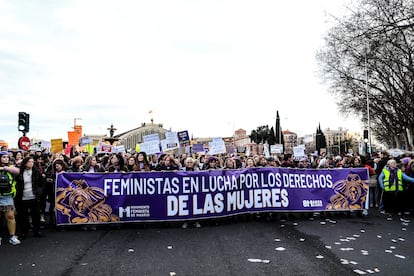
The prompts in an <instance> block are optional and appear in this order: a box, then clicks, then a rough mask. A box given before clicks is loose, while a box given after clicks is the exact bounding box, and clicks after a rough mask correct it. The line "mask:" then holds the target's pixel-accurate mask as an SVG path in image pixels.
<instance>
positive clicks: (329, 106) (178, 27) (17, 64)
mask: <svg viewBox="0 0 414 276" xmlns="http://www.w3.org/2000/svg"><path fill="white" fill-rule="evenodd" d="M341 7H342V1H340V0H336V1H333V0H312V1H306V0H301V1H299V0H297V1H274V0H270V1H256V0H244V1H243V0H217V1H214V0H206V1H192V0H187V1H184V0H183V1H178V0H165V1H156V0H152V1H136V0H131V1H124V0H122V1H102V0H97V1H90V0H87V1H84V0H79V1H76V0H67V1H54V0H49V1H45V0H42V1H40V0H39V1H35V0H33V1H15V0H0V92H1V103H2V109H1V113H0V122H1V125H0V139H2V140H6V141H8V142H9V144H10V146H12V147H16V146H17V139H18V137H19V136H20V135H21V133H19V132H18V131H17V114H18V112H19V111H25V112H28V113H30V116H31V124H30V132H29V133H28V136H29V137H30V138H40V139H43V140H49V139H54V138H63V139H64V140H66V139H67V131H68V130H72V127H73V124H74V119H75V118H81V120H78V121H77V122H78V123H79V124H81V125H83V128H84V134H107V133H108V131H107V128H108V127H109V126H110V125H111V124H114V126H115V127H116V128H117V131H116V132H115V134H117V133H118V134H119V133H121V132H125V131H128V130H130V129H133V128H136V127H138V126H140V125H141V123H142V122H149V121H150V119H151V118H153V119H154V122H155V123H162V124H163V125H164V127H165V128H166V129H171V130H172V131H181V130H188V131H189V133H190V135H191V134H192V135H193V136H194V137H220V136H223V137H224V136H231V135H232V133H233V130H235V129H238V128H243V129H245V130H247V132H248V134H249V133H250V131H251V130H253V129H256V128H257V127H258V126H261V125H269V126H272V125H274V121H275V117H276V115H275V114H276V110H279V113H280V115H281V120H282V127H283V129H289V130H292V131H295V132H298V133H299V134H302V135H303V134H311V133H312V132H315V130H316V128H317V126H318V124H319V123H320V124H321V127H322V128H323V129H324V128H327V127H329V128H331V129H338V128H339V127H344V128H348V129H350V130H354V131H361V126H360V124H359V123H358V121H357V120H356V119H355V118H353V119H346V118H344V117H343V116H342V115H341V114H339V113H338V111H337V110H338V108H337V106H336V104H335V100H334V99H333V98H332V96H331V95H330V94H328V92H327V87H326V86H324V85H322V84H321V81H322V80H321V79H320V78H319V77H318V74H317V70H318V67H317V63H316V60H315V53H316V51H317V50H318V49H320V48H321V47H322V46H323V40H322V38H323V35H324V34H325V33H326V32H327V30H328V27H329V26H330V25H329V24H330V22H331V21H332V20H331V19H330V17H329V15H328V14H334V15H338V12H340V11H341ZM150 110H152V111H153V113H152V114H149V111H150Z"/></svg>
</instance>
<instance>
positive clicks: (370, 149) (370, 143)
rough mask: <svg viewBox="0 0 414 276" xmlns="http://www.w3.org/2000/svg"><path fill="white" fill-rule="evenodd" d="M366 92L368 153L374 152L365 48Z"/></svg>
mask: <svg viewBox="0 0 414 276" xmlns="http://www.w3.org/2000/svg"><path fill="white" fill-rule="evenodd" d="M365 92H366V95H367V121H368V139H367V141H366V145H367V146H369V150H368V149H367V150H366V152H367V154H368V153H369V154H372V152H371V151H372V141H371V119H370V114H369V113H370V112H369V92H368V59H367V49H366V50H365Z"/></svg>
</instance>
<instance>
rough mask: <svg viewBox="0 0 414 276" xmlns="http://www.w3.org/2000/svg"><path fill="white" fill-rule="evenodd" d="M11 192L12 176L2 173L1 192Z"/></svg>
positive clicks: (0, 177)
mask: <svg viewBox="0 0 414 276" xmlns="http://www.w3.org/2000/svg"><path fill="white" fill-rule="evenodd" d="M10 192H11V183H10V178H9V176H8V175H7V174H0V194H7V193H10Z"/></svg>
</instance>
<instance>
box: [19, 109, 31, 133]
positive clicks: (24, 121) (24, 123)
mask: <svg viewBox="0 0 414 276" xmlns="http://www.w3.org/2000/svg"><path fill="white" fill-rule="evenodd" d="M29 118H30V115H29V114H28V113H26V112H19V121H18V127H17V128H18V130H19V131H21V132H23V133H26V132H29V125H30V122H29Z"/></svg>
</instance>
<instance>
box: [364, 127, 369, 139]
mask: <svg viewBox="0 0 414 276" xmlns="http://www.w3.org/2000/svg"><path fill="white" fill-rule="evenodd" d="M364 139H368V129H364Z"/></svg>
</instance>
